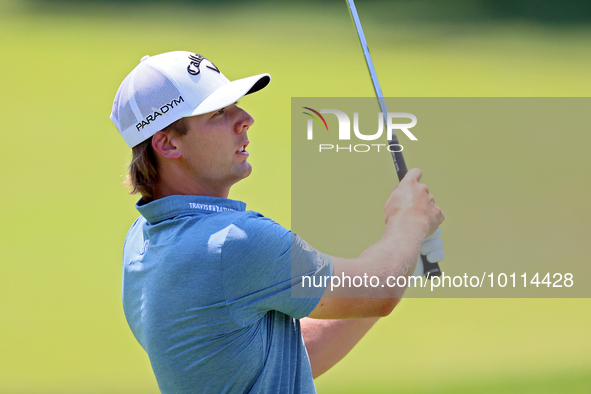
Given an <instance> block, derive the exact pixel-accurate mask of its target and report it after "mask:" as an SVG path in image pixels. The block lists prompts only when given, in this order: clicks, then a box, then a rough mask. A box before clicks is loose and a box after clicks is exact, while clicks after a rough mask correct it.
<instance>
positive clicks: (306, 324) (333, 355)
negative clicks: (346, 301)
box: [300, 317, 379, 378]
mask: <svg viewBox="0 0 591 394" xmlns="http://www.w3.org/2000/svg"><path fill="white" fill-rule="evenodd" d="M378 319H379V318H377V317H373V318H366V319H347V320H325V319H311V318H307V317H306V318H303V319H301V320H300V324H301V327H302V335H303V337H304V343H305V344H306V349H307V350H308V356H309V357H310V365H311V366H312V376H313V377H314V378H317V377H318V376H320V375H322V374H323V373H324V372H326V371H328V370H329V369H330V368H332V367H333V366H334V365H335V364H336V363H338V362H339V361H340V360H341V359H342V358H343V357H345V356H346V355H347V354H348V353H349V352H350V351H351V349H353V347H354V346H355V345H356V344H357V343H358V342H359V341H360V340H361V338H363V336H364V335H365V334H366V333H367V332H368V331H369V329H370V328H371V327H372V326H373V325H374V324H375V323H376V322H377V321H378Z"/></svg>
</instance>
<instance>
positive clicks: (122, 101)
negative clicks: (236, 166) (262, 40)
mask: <svg viewBox="0 0 591 394" xmlns="http://www.w3.org/2000/svg"><path fill="white" fill-rule="evenodd" d="M270 81H271V76H270V75H269V74H259V75H254V76H252V77H248V78H243V79H238V80H236V81H230V80H229V79H228V78H226V77H225V76H224V75H223V74H222V73H221V72H220V70H219V69H218V68H217V67H216V66H215V65H214V64H213V63H212V62H210V61H209V60H208V59H206V58H204V57H203V56H201V55H199V54H196V53H191V52H184V51H176V52H168V53H163V54H160V55H155V56H144V57H143V58H142V59H141V61H140V64H138V65H137V66H136V67H135V68H134V69H133V70H132V71H131V73H129V75H128V76H127V77H126V78H125V79H124V80H123V82H122V83H121V86H119V89H118V90H117V94H116V95H115V100H114V101H113V110H112V111H111V120H112V121H113V123H115V126H117V129H118V130H119V132H120V133H121V135H122V136H123V139H124V140H125V142H126V143H127V145H128V146H129V147H130V148H133V147H134V146H136V145H137V144H139V143H140V142H142V141H145V140H147V139H148V138H150V137H151V136H153V135H154V134H156V133H157V132H158V131H160V130H162V129H163V128H165V127H166V126H168V125H170V124H172V123H174V122H175V121H177V120H179V119H180V118H183V117H186V116H195V115H201V114H205V113H208V112H212V111H216V110H218V109H221V108H224V107H226V106H228V105H230V104H233V103H235V102H236V101H238V99H240V98H241V97H243V96H244V95H247V94H250V93H254V92H256V91H258V90H261V89H262V88H264V87H265V86H267V85H268V84H269V82H270Z"/></svg>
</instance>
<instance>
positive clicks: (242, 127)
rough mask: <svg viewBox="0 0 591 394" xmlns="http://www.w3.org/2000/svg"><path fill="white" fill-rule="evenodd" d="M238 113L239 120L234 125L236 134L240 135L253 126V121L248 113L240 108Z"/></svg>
mask: <svg viewBox="0 0 591 394" xmlns="http://www.w3.org/2000/svg"><path fill="white" fill-rule="evenodd" d="M238 111H239V114H238V116H239V120H238V122H237V124H236V133H238V134H240V133H242V132H244V131H246V130H248V129H249V127H250V126H252V125H253V123H254V119H253V117H252V116H250V114H249V113H248V112H246V111H245V110H243V109H242V108H238Z"/></svg>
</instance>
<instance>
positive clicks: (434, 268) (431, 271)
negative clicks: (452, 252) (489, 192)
mask: <svg viewBox="0 0 591 394" xmlns="http://www.w3.org/2000/svg"><path fill="white" fill-rule="evenodd" d="M347 3H348V5H349V11H350V12H351V18H353V23H354V24H355V29H356V30H357V35H358V37H359V43H360V44H361V49H362V50H363V55H364V56H365V62H366V63H367V69H368V70H369V76H370V77H371V81H372V83H373V87H374V90H375V92H376V96H377V99H378V103H379V105H380V110H381V111H382V114H383V116H384V122H385V124H387V123H388V119H387V117H388V108H387V107H386V100H384V96H383V94H382V89H381V88H380V82H379V81H378V76H377V74H376V70H375V68H374V66H373V62H372V60H371V55H370V53H369V48H368V46H367V41H366V40H365V34H364V33H363V28H362V27H361V22H360V21H359V15H358V14H357V8H356V7H355V1H354V0H347ZM388 144H389V145H390V147H392V146H395V147H396V146H398V145H399V143H398V137H396V134H395V133H394V131H392V139H391V140H389V141H388ZM390 151H391V153H392V159H394V166H395V167H396V174H397V175H398V180H399V181H401V180H402V178H404V176H405V175H406V173H407V171H408V169H407V168H406V163H405V161H404V157H403V156H402V152H401V151H398V149H394V150H392V148H390ZM421 260H422V261H423V272H424V274H425V276H426V277H427V279H430V278H431V277H432V276H440V275H441V270H440V269H439V264H438V263H430V262H429V261H427V257H426V256H425V255H423V254H421Z"/></svg>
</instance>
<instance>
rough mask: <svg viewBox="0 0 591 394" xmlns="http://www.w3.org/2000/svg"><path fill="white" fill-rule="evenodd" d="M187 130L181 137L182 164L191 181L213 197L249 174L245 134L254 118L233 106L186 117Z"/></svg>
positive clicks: (249, 167) (226, 191) (250, 169)
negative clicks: (205, 189)
mask: <svg viewBox="0 0 591 394" xmlns="http://www.w3.org/2000/svg"><path fill="white" fill-rule="evenodd" d="M187 122H188V123H187V124H188V129H189V131H188V132H187V134H186V135H184V136H183V137H181V138H180V150H181V152H182V165H183V166H184V167H185V170H187V171H188V173H189V174H190V176H191V178H192V179H194V180H195V181H197V182H198V183H199V185H201V186H203V187H205V188H207V189H209V190H211V191H212V192H214V194H218V193H217V192H220V191H221V192H222V194H223V192H224V191H225V193H226V195H227V193H228V192H229V190H230V187H231V186H232V185H233V184H234V183H236V182H238V181H239V180H241V179H243V178H246V177H247V176H248V175H250V173H251V171H252V167H251V165H250V163H248V162H247V161H246V160H247V159H248V152H247V151H246V146H247V145H248V142H249V141H248V137H247V135H246V132H247V130H248V128H249V127H250V126H251V125H252V124H253V123H254V119H253V118H252V117H251V116H250V115H249V114H248V113H246V112H245V111H244V110H243V109H241V108H239V107H238V106H236V104H232V105H230V106H228V107H225V108H222V109H221V110H219V111H216V112H210V113H207V114H203V115H198V116H192V117H189V118H187Z"/></svg>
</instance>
